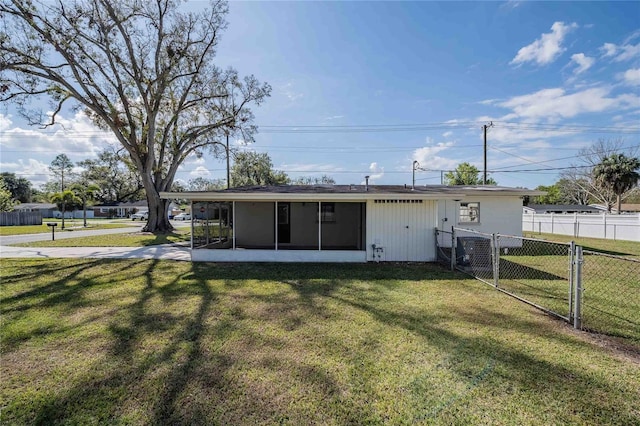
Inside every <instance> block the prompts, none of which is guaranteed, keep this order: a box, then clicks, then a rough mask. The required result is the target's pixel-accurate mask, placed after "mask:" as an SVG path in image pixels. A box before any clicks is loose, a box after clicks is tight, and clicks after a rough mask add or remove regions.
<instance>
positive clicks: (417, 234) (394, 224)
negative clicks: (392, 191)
mask: <svg viewBox="0 0 640 426" xmlns="http://www.w3.org/2000/svg"><path fill="white" fill-rule="evenodd" d="M435 217H436V216H435V202H434V201H423V202H422V203H384V204H383V203H374V202H373V201H371V200H370V201H368V202H367V253H368V258H369V259H372V258H373V257H372V250H371V245H372V244H374V243H376V240H377V241H378V242H379V243H380V244H381V245H382V246H383V247H384V248H385V249H384V252H385V259H386V260H387V261H431V260H434V259H435V245H434V242H433V238H434V226H435ZM407 226H408V227H409V228H407Z"/></svg>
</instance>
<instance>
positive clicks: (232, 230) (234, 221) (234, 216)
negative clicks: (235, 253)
mask: <svg viewBox="0 0 640 426" xmlns="http://www.w3.org/2000/svg"><path fill="white" fill-rule="evenodd" d="M231 205H232V209H233V211H232V212H231V213H232V216H233V219H232V220H233V222H232V223H231V232H232V233H233V246H232V248H233V250H235V249H236V202H235V201H233V202H232V203H231ZM227 220H228V215H227Z"/></svg>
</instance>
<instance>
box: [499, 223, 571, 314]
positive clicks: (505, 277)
mask: <svg viewBox="0 0 640 426" xmlns="http://www.w3.org/2000/svg"><path fill="white" fill-rule="evenodd" d="M495 239H496V250H497V252H498V256H497V258H498V280H496V285H497V286H499V287H500V288H501V289H503V290H505V291H507V292H509V293H511V294H513V295H516V296H518V297H520V298H523V299H525V300H527V301H528V302H530V303H531V304H533V305H536V306H538V307H541V308H543V309H544V310H547V311H549V312H551V313H552V314H554V315H556V316H559V317H561V318H562V319H564V320H566V321H570V320H571V316H572V313H571V310H572V306H571V300H572V293H573V287H572V285H571V283H572V277H571V271H572V259H573V256H572V250H573V249H572V245H571V244H567V243H557V242H551V241H542V240H536V239H532V238H520V237H513V236H505V235H496V237H495Z"/></svg>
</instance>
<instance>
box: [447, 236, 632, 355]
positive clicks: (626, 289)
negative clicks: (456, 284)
mask: <svg viewBox="0 0 640 426" xmlns="http://www.w3.org/2000/svg"><path fill="white" fill-rule="evenodd" d="M436 252H437V259H438V262H439V263H440V264H442V265H444V266H446V267H448V268H450V269H451V270H458V271H461V272H464V273H466V274H469V275H471V276H473V277H475V278H477V279H478V280H480V281H483V282H485V283H487V284H489V285H491V286H493V287H495V288H496V289H498V290H500V291H502V292H504V293H506V294H509V295H510V296H513V297H515V298H516V299H518V300H521V301H523V302H525V303H528V304H530V305H532V306H534V307H536V308H538V309H540V310H542V311H544V312H547V313H549V314H551V315H553V316H556V317H558V318H561V319H563V320H565V321H567V322H569V323H571V324H573V326H574V327H575V328H577V329H584V330H588V331H595V332H599V333H604V334H608V335H611V336H618V337H622V338H625V339H629V340H630V342H631V343H632V344H634V345H637V346H639V347H640V260H638V259H631V258H627V257H622V256H614V255H611V254H606V253H600V252H596V251H592V250H583V248H582V247H581V246H577V245H576V244H575V243H574V242H570V243H561V242H554V241H547V240H539V239H535V238H524V237H518V236H512V235H501V234H487V233H482V232H478V231H474V230H471V229H463V228H456V227H452V228H451V231H450V232H449V231H443V230H438V229H436Z"/></svg>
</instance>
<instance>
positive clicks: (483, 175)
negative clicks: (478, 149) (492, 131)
mask: <svg viewBox="0 0 640 426" xmlns="http://www.w3.org/2000/svg"><path fill="white" fill-rule="evenodd" d="M489 127H493V121H491V122H489V124H485V125H484V126H482V130H484V173H483V174H482V184H483V185H486V184H487V129H488V128H489Z"/></svg>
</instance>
